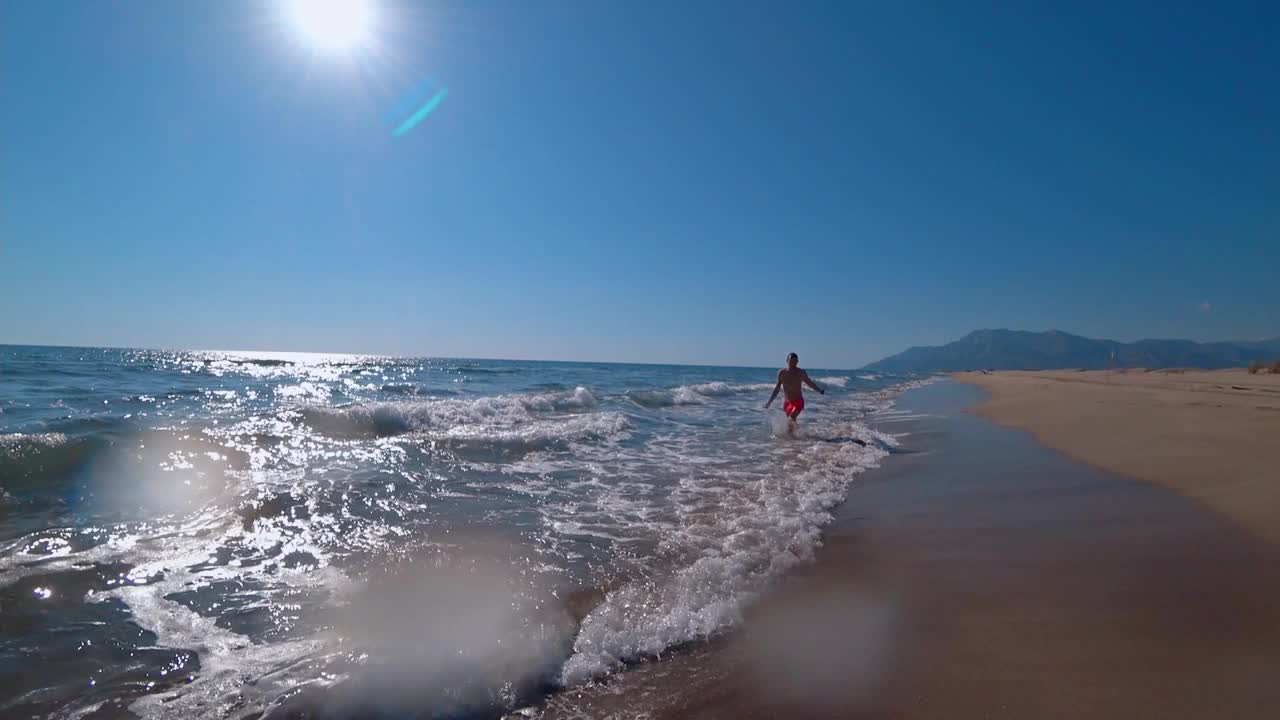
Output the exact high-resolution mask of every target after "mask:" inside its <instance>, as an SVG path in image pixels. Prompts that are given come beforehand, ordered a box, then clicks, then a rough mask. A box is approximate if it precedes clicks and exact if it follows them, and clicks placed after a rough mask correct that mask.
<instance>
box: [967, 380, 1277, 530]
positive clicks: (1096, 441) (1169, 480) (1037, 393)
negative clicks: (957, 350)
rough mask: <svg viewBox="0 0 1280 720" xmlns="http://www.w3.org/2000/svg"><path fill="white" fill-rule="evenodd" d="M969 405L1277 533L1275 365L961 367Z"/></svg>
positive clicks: (1114, 468) (1095, 461)
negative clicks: (971, 398) (1268, 370)
mask: <svg viewBox="0 0 1280 720" xmlns="http://www.w3.org/2000/svg"><path fill="white" fill-rule="evenodd" d="M957 377H958V378H959V379H960V380H962V381H964V382H968V383H973V384H975V385H978V386H980V387H982V388H983V389H985V390H987V391H988V392H989V393H990V394H991V397H990V399H988V400H987V401H986V402H983V403H982V404H980V405H978V406H977V407H976V408H975V411H976V412H978V413H980V414H981V415H983V416H984V417H987V418H990V419H992V420H995V421H996V422H998V423H1000V424H1002V425H1008V426H1011V427H1017V428H1021V429H1024V430H1029V431H1031V432H1032V433H1034V434H1035V436H1036V438H1037V439H1039V440H1040V442H1042V443H1044V444H1045V445H1048V446H1049V447H1052V448H1056V449H1058V450H1061V451H1063V452H1065V453H1067V454H1069V455H1071V456H1072V457H1075V458H1077V459H1080V460H1083V461H1085V462H1088V463H1092V464H1094V465H1097V466H1098V467H1101V468H1105V469H1107V470H1111V471H1113V472H1118V473H1122V474H1124V475H1128V476H1131V477H1134V478H1138V479H1141V480H1145V481H1148V482H1154V483H1159V484H1161V485H1166V486H1168V487H1171V488H1173V489H1175V490H1177V491H1178V492H1180V493H1183V494H1185V495H1187V496H1189V497H1192V498H1195V499H1197V500H1199V501H1201V502H1204V503H1205V504H1206V505H1208V506H1209V507H1210V508H1212V509H1213V510H1215V511H1217V512H1220V513H1222V514H1223V515H1225V516H1226V517H1227V518H1229V519H1231V520H1232V521H1234V522H1237V523H1239V524H1240V525H1241V526H1243V527H1244V528H1246V529H1248V530H1249V531H1250V532H1253V533H1255V534H1257V535H1258V536H1259V537H1263V538H1266V539H1268V540H1271V541H1272V542H1280V375H1269V374H1258V375H1250V374H1248V373H1247V372H1246V371H1244V370H1213V371H1204V370H1186V371H1181V370H1178V371H1154V372H1146V371H1140V370H1139V371H1094V372H1072V371H1046V372H997V373H991V374H982V373H960V374H959V375H957Z"/></svg>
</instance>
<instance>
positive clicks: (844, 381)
mask: <svg viewBox="0 0 1280 720" xmlns="http://www.w3.org/2000/svg"><path fill="white" fill-rule="evenodd" d="M817 382H820V383H822V384H823V385H835V386H836V387H840V388H842V387H846V386H848V384H849V378H847V377H845V376H843V375H828V376H826V377H820V378H818V379H817Z"/></svg>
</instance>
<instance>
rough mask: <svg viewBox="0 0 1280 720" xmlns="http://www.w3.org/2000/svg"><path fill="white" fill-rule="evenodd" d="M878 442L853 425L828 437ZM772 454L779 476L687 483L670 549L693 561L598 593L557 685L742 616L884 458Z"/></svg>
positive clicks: (853, 450)
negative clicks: (861, 478) (857, 481)
mask: <svg viewBox="0 0 1280 720" xmlns="http://www.w3.org/2000/svg"><path fill="white" fill-rule="evenodd" d="M833 431H834V432H836V433H837V434H839V435H842V436H848V437H854V436H864V437H867V438H869V439H870V438H873V437H876V436H878V435H879V434H878V433H874V431H871V430H870V429H868V428H866V427H865V426H862V425H860V424H858V423H848V424H847V426H846V427H843V428H835V429H834V430H833ZM790 450H791V449H790V448H787V447H783V448H780V449H778V450H776V451H775V452H774V456H775V457H774V460H775V461H776V462H777V463H778V465H779V466H780V467H781V468H782V470H783V472H782V477H773V478H762V479H759V480H750V479H748V478H743V480H744V481H743V482H740V483H735V484H734V485H732V486H726V485H725V484H723V483H705V484H701V485H699V484H696V483H693V482H690V483H688V484H687V485H686V486H685V487H682V497H680V498H679V502H680V503H681V504H682V505H684V506H685V512H684V514H685V516H686V517H687V518H700V519H701V520H700V521H697V522H691V521H686V522H685V523H683V527H681V528H679V529H676V530H674V531H673V532H672V534H671V535H672V537H671V538H670V539H669V540H668V544H670V545H671V546H672V547H681V548H682V549H683V551H684V552H686V553H691V554H693V556H694V557H696V559H695V560H693V562H692V563H691V564H689V565H687V566H684V567H682V568H680V569H678V570H676V571H675V572H673V573H671V574H669V575H668V576H667V577H665V578H662V579H659V580H652V579H647V580H644V581H640V582H633V583H630V584H627V585H624V586H623V587H621V588H619V589H616V590H614V591H612V592H609V593H608V594H606V596H605V599H604V600H603V602H601V603H600V604H599V605H598V606H596V608H595V609H593V610H592V611H591V612H590V613H588V614H587V616H586V617H585V618H584V619H583V621H582V623H581V625H580V627H579V630H578V635H577V637H576V639H575V641H574V646H573V655H571V656H570V658H569V659H568V661H566V662H565V664H564V666H563V668H562V670H561V675H560V680H561V683H562V684H563V685H565V686H572V685H576V684H579V683H582V682H585V681H587V680H589V679H591V678H594V677H598V676H600V675H603V674H606V673H608V672H611V671H613V670H615V669H617V668H618V667H620V666H621V665H622V664H623V663H625V662H627V661H629V660H634V659H638V658H643V657H654V656H657V655H658V654H659V653H661V652H662V651H663V650H665V649H667V648H669V647H672V646H674V645H679V644H682V643H685V642H689V641H692V640H698V639H703V638H707V637H709V636H711V635H713V634H715V633H717V632H719V631H721V630H723V629H725V628H727V627H729V626H731V625H733V624H735V623H737V622H739V621H740V620H741V619H742V614H743V611H744V610H745V608H746V607H747V605H749V604H750V603H751V602H752V601H754V600H755V599H756V598H757V597H758V596H759V594H760V593H761V592H762V591H763V590H765V589H766V588H767V587H768V586H769V585H770V584H771V583H772V582H774V581H775V580H776V579H777V578H779V577H780V576H781V575H782V574H783V573H785V572H786V571H788V570H790V569H791V568H793V567H795V566H796V565H799V564H801V563H805V562H808V561H810V560H811V559H812V557H813V552H814V549H815V548H816V547H817V546H818V544H819V541H820V533H821V529H822V527H823V526H824V525H826V524H827V523H828V522H830V520H831V514H830V510H831V508H833V507H834V506H835V505H836V504H838V503H839V502H841V501H842V500H843V499H844V497H845V494H846V492H847V489H848V485H849V483H850V482H851V480H852V478H853V477H854V476H856V475H857V474H858V473H861V472H863V471H865V470H867V469H869V468H872V467H875V466H876V465H878V464H879V461H880V460H881V459H882V458H884V457H886V456H887V455H888V453H887V452H886V451H885V450H884V449H883V448H882V447H880V446H879V444H877V443H872V442H835V443H832V442H827V441H825V439H822V440H819V441H818V442H812V443H811V445H810V447H808V448H806V450H805V452H803V453H798V454H797V453H794V452H789V451H790Z"/></svg>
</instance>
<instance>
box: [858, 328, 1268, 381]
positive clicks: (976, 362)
mask: <svg viewBox="0 0 1280 720" xmlns="http://www.w3.org/2000/svg"><path fill="white" fill-rule="evenodd" d="M1254 360H1261V361H1275V360H1280V338H1274V339H1271V340H1260V341H1250V342H1214V343H1197V342H1192V341H1190V340H1139V341H1137V342H1132V343H1122V342H1116V341H1114V340H1093V339H1091V338H1086V337H1080V336H1079V335H1071V334H1070V333H1064V332H1062V331H1061V330H1050V331H1049V332H1027V331H1024V330H975V331H974V332H971V333H969V334H968V335H965V336H964V337H962V338H960V339H959V340H956V341H955V342H952V343H947V344H946V345H939V346H931V347H913V348H910V349H909V350H906V351H905V352H900V353H898V354H897V355H892V356H890V357H887V358H885V359H883V360H880V361H878V362H874V363H871V364H870V365H868V366H867V367H866V369H867V370H875V371H880V372H940V371H944V370H1054V369H1063V368H1085V369H1089V370H1100V369H1104V368H1109V367H1119V368H1134V367H1147V368H1165V367H1194V368H1207V369H1213V368H1225V367H1242V366H1244V365H1248V364H1249V363H1250V362H1252V361H1254Z"/></svg>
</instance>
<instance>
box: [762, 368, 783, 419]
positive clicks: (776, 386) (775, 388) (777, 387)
mask: <svg viewBox="0 0 1280 720" xmlns="http://www.w3.org/2000/svg"><path fill="white" fill-rule="evenodd" d="M781 389H782V371H781V370H779V371H778V382H777V383H775V384H774V386H773V394H772V395H770V396H769V402H767V403H765V404H764V407H765V409H766V410H767V409H768V408H769V406H770V405H772V404H773V399H774V398H776V397H778V391H779V390H781Z"/></svg>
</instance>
